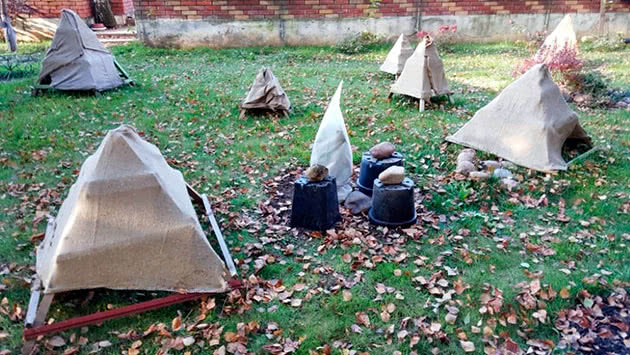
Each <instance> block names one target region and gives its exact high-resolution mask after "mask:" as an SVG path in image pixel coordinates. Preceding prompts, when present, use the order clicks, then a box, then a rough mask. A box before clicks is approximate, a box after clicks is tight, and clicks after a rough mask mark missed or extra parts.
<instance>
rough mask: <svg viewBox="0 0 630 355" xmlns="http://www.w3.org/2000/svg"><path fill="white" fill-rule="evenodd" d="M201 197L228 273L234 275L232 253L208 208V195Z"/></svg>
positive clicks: (234, 267)
mask: <svg viewBox="0 0 630 355" xmlns="http://www.w3.org/2000/svg"><path fill="white" fill-rule="evenodd" d="M201 199H202V200H203V205H204V207H205V209H206V214H207V215H208V219H209V220H210V224H211V225H212V229H213V230H214V234H215V235H216V237H217V240H218V241H219V246H220V247H221V252H222V253H223V259H225V264H226V266H227V268H228V270H229V271H230V275H231V276H235V275H236V274H237V273H236V266H234V260H232V255H230V250H229V249H228V247H227V244H226V243H225V239H223V234H222V233H221V230H220V229H219V224H218V223H217V220H216V219H215V218H214V214H213V213H212V209H211V208H210V201H208V196H206V195H205V194H204V195H201Z"/></svg>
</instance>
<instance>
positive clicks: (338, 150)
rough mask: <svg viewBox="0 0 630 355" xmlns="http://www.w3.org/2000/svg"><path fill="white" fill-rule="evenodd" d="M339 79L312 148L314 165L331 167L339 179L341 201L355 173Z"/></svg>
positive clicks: (329, 169)
mask: <svg viewBox="0 0 630 355" xmlns="http://www.w3.org/2000/svg"><path fill="white" fill-rule="evenodd" d="M342 86H343V81H342V82H340V83H339V87H337V91H336V92H335V95H334V96H333V97H332V99H331V100H330V103H329V104H328V108H327V109H326V113H325V114H324V118H323V119H322V123H321V124H320V126H319V130H318V131H317V135H316V136H315V143H314V144H313V151H312V152H311V165H313V164H321V165H324V166H326V167H327V168H328V172H329V174H330V175H332V176H334V177H335V178H336V180H337V196H338V198H339V202H342V201H344V200H345V199H346V197H347V196H348V195H349V194H350V192H352V187H351V186H350V178H351V177H352V147H351V146H350V138H349V137H348V132H347V131H346V124H345V122H344V120H343V114H342V113H341V107H340V106H339V102H340V100H341V88H342Z"/></svg>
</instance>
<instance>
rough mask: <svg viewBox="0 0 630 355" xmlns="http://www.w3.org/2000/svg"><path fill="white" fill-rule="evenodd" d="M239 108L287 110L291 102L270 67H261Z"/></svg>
mask: <svg viewBox="0 0 630 355" xmlns="http://www.w3.org/2000/svg"><path fill="white" fill-rule="evenodd" d="M241 108H243V109H266V110H273V111H289V110H290V109H291V102H289V98H288V97H287V94H286V93H285V92H284V90H283V89H282V87H281V86H280V82H279V81H278V78H276V76H275V75H273V72H272V71H271V69H269V68H264V67H263V68H262V69H261V70H260V71H259V72H258V75H256V79H254V83H253V84H252V86H251V88H250V89H249V92H248V93H247V97H246V98H245V100H243V102H242V103H241Z"/></svg>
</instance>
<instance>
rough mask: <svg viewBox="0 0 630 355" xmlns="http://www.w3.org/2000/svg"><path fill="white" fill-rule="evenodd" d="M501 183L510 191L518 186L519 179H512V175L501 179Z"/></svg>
mask: <svg viewBox="0 0 630 355" xmlns="http://www.w3.org/2000/svg"><path fill="white" fill-rule="evenodd" d="M501 184H503V186H505V187H506V188H507V189H508V190H510V191H512V189H515V188H516V187H518V181H516V180H514V179H512V178H511V177H509V178H505V179H501Z"/></svg>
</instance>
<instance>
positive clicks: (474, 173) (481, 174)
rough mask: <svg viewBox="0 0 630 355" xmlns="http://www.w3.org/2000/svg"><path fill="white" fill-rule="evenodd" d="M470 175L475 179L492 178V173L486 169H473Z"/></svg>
mask: <svg viewBox="0 0 630 355" xmlns="http://www.w3.org/2000/svg"><path fill="white" fill-rule="evenodd" d="M468 177H470V178H471V179H473V180H487V179H489V178H490V173H487V172H485V171H472V172H471V173H470V174H468Z"/></svg>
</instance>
